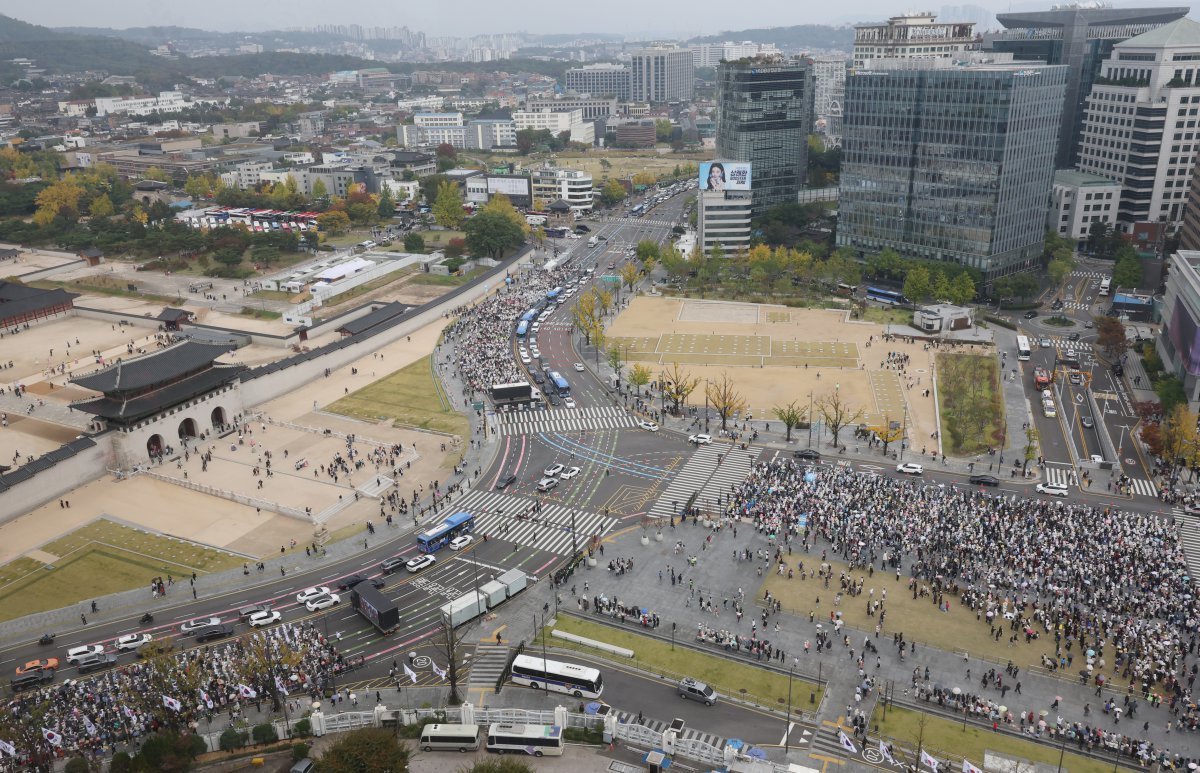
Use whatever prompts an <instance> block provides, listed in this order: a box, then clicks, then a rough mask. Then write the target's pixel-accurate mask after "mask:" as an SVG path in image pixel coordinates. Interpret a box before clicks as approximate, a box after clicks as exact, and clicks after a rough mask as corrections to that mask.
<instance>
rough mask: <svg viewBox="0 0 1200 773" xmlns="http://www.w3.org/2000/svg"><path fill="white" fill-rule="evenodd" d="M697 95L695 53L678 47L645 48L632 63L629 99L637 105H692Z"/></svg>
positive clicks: (630, 67) (636, 52)
mask: <svg viewBox="0 0 1200 773" xmlns="http://www.w3.org/2000/svg"><path fill="white" fill-rule="evenodd" d="M695 93H696V68H695V66H694V65H693V64H692V52H691V51H689V50H687V49H686V48H678V47H675V46H656V47H653V48H641V49H638V50H637V51H634V52H633V58H632V59H631V60H630V62H629V98H630V99H631V100H633V101H634V102H690V101H691V100H692V97H693V96H694V95H695Z"/></svg>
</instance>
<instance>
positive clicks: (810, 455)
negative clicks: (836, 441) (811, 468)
mask: <svg viewBox="0 0 1200 773" xmlns="http://www.w3.org/2000/svg"><path fill="white" fill-rule="evenodd" d="M792 456H794V457H796V458H797V459H808V460H809V461H816V460H817V459H820V458H821V452H820V451H818V450H816V449H815V448H797V449H796V450H795V451H793V452H792Z"/></svg>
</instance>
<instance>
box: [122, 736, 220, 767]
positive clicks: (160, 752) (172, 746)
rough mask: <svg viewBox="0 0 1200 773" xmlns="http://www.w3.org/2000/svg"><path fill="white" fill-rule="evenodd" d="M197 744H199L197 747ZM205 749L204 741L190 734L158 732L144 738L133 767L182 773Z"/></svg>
mask: <svg viewBox="0 0 1200 773" xmlns="http://www.w3.org/2000/svg"><path fill="white" fill-rule="evenodd" d="M197 742H199V744H198V747H197ZM206 749H207V746H206V745H205V743H204V739H203V738H201V737H200V736H198V735H193V734H190V733H182V734H181V733H177V732H175V731H174V730H159V731H158V732H156V733H152V734H150V735H148V736H146V737H145V739H144V740H143V741H142V748H141V750H140V751H138V754H137V757H135V758H134V765H135V766H136V767H138V768H140V769H142V770H155V771H164V773H182V772H183V771H187V770H190V769H191V767H192V763H193V762H195V760H196V757H197V756H199V755H200V754H203V753H204V752H205V751H206Z"/></svg>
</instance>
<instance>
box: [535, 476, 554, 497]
mask: <svg viewBox="0 0 1200 773" xmlns="http://www.w3.org/2000/svg"><path fill="white" fill-rule="evenodd" d="M557 487H558V478H542V479H541V480H539V481H538V482H537V490H538V491H540V492H542V493H543V494H545V493H546V492H547V491H549V490H550V489H553V488H557Z"/></svg>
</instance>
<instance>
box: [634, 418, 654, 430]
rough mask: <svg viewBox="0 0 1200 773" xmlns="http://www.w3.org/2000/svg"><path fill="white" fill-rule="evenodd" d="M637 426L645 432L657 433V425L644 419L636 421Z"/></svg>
mask: <svg viewBox="0 0 1200 773" xmlns="http://www.w3.org/2000/svg"><path fill="white" fill-rule="evenodd" d="M637 425H638V426H639V427H641V428H642V429H644V430H646V431H647V432H658V425H657V424H655V423H654V422H652V421H646V420H645V419H638V423H637Z"/></svg>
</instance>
